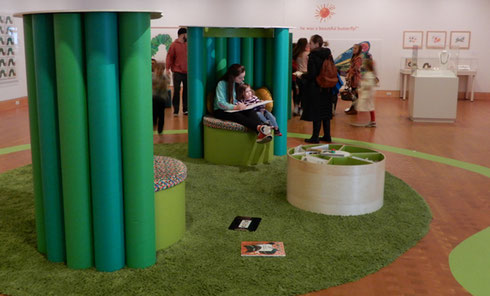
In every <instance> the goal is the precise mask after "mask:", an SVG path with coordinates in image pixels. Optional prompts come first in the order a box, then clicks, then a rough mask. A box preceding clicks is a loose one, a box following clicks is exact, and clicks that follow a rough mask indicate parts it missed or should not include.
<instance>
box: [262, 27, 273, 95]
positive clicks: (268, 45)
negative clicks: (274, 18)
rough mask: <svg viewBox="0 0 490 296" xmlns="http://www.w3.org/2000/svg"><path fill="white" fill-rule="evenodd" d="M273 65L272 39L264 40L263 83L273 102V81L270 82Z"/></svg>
mask: <svg viewBox="0 0 490 296" xmlns="http://www.w3.org/2000/svg"><path fill="white" fill-rule="evenodd" d="M275 34H276V30H274V36H275ZM273 65H274V39H272V38H267V39H265V69H264V83H265V86H266V87H267V88H268V89H269V90H270V91H271V92H272V95H273V96H274V100H275V94H274V91H273V81H272V73H273Z"/></svg>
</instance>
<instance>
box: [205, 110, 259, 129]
mask: <svg viewBox="0 0 490 296" xmlns="http://www.w3.org/2000/svg"><path fill="white" fill-rule="evenodd" d="M214 117H216V118H219V119H223V120H229V121H233V122H236V123H239V124H241V125H244V126H246V127H247V128H249V129H251V130H252V131H254V132H256V133H257V126H258V125H261V124H262V122H261V121H260V119H259V116H258V115H257V112H255V111H254V110H243V111H240V112H232V113H229V112H225V111H223V110H221V109H218V110H214Z"/></svg>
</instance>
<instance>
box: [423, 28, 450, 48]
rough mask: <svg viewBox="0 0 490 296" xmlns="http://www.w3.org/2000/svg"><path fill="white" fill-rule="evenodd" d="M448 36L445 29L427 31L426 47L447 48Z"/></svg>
mask: <svg viewBox="0 0 490 296" xmlns="http://www.w3.org/2000/svg"><path fill="white" fill-rule="evenodd" d="M446 36H447V33H446V32H445V31H427V39H426V47H427V48H431V49H444V48H446Z"/></svg>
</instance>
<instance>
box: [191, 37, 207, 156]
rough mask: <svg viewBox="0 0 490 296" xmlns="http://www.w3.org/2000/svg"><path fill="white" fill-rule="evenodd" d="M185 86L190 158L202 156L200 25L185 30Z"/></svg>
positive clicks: (202, 70)
mask: <svg viewBox="0 0 490 296" xmlns="http://www.w3.org/2000/svg"><path fill="white" fill-rule="evenodd" d="M187 37H188V38H187V40H188V51H187V54H188V55H187V68H188V75H187V79H188V80H187V86H188V88H189V92H188V93H189V119H188V123H187V126H188V140H189V144H188V151H189V157H191V158H203V128H202V117H203V116H204V108H203V106H204V86H205V84H204V81H203V77H204V73H205V70H204V57H203V48H204V31H203V28H202V27H189V28H188V32H187Z"/></svg>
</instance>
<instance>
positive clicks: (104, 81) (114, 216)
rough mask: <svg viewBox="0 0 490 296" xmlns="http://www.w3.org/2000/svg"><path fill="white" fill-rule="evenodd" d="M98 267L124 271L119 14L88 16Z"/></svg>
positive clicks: (95, 246) (95, 233)
mask: <svg viewBox="0 0 490 296" xmlns="http://www.w3.org/2000/svg"><path fill="white" fill-rule="evenodd" d="M84 29H85V56H86V59H87V101H88V119H89V136H90V141H89V142H90V177H91V185H92V213H93V229H94V230H93V232H94V254H95V267H96V269H97V270H99V271H114V270H118V269H121V268H123V267H124V264H125V247H124V245H125V243H124V215H123V213H124V212H123V211H124V210H123V188H122V186H123V185H122V161H121V158H122V152H121V151H122V150H121V124H120V122H121V116H120V99H119V67H118V63H119V55H118V50H117V48H118V43H117V34H118V31H117V13H106V12H104V13H100V12H97V13H85V14H84Z"/></svg>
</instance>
